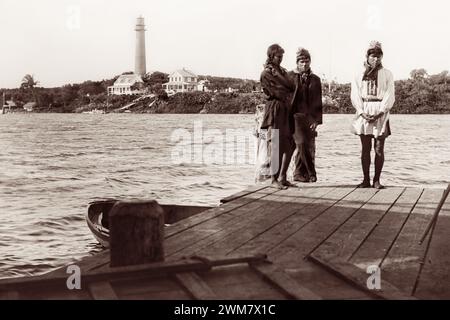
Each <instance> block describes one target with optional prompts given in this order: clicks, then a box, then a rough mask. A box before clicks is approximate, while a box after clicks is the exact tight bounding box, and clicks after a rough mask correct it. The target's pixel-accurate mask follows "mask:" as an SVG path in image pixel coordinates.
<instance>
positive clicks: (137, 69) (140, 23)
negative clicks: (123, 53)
mask: <svg viewBox="0 0 450 320" xmlns="http://www.w3.org/2000/svg"><path fill="white" fill-rule="evenodd" d="M135 30H136V55H135V61H134V63H135V64H134V73H135V74H137V75H139V76H141V77H142V76H143V75H145V74H146V72H147V70H146V63H145V22H144V17H142V16H140V17H139V18H137V20H136V29H135Z"/></svg>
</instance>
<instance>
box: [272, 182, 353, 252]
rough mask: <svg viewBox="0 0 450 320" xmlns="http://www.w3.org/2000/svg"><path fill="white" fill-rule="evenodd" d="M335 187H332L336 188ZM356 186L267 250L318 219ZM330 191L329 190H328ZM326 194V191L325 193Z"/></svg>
mask: <svg viewBox="0 0 450 320" xmlns="http://www.w3.org/2000/svg"><path fill="white" fill-rule="evenodd" d="M336 189H337V188H335V189H333V190H336ZM355 189H356V188H353V189H352V190H351V191H349V192H348V193H346V194H345V195H343V196H342V197H341V198H340V199H336V200H335V201H334V202H333V203H330V205H329V206H328V207H326V208H325V209H323V210H322V211H320V212H319V213H318V214H317V215H316V216H315V217H314V218H313V219H311V220H309V221H308V222H306V223H305V224H303V225H301V226H300V228H298V229H296V230H295V231H294V232H292V233H290V234H289V235H287V236H286V237H285V238H284V239H282V240H281V241H280V242H279V243H277V244H275V245H273V246H271V247H270V248H269V249H268V250H267V252H270V251H272V250H273V249H274V248H276V247H277V246H278V245H280V244H281V243H283V242H284V241H286V240H287V239H289V238H290V237H292V236H293V235H294V234H296V233H297V232H299V231H300V230H302V229H303V228H304V227H306V226H307V225H309V224H310V223H311V222H313V221H314V220H316V219H318V218H319V217H320V216H321V215H322V214H324V213H325V212H326V211H327V210H328V209H330V208H331V207H332V206H334V205H335V204H336V203H337V202H339V201H341V200H342V199H344V198H345V197H347V196H348V195H349V194H350V193H352V192H353V191H355ZM333 190H332V191H333ZM330 192H331V191H330ZM327 194H328V193H327Z"/></svg>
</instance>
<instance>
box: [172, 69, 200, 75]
mask: <svg viewBox="0 0 450 320" xmlns="http://www.w3.org/2000/svg"><path fill="white" fill-rule="evenodd" d="M177 73H178V74H179V75H180V76H182V77H198V76H197V75H196V74H195V73H193V72H192V71H190V70H187V69H184V68H183V69H180V70H176V71H174V72H172V73H171V74H170V75H169V77H172V76H173V75H174V74H177Z"/></svg>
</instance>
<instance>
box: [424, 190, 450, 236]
mask: <svg viewBox="0 0 450 320" xmlns="http://www.w3.org/2000/svg"><path fill="white" fill-rule="evenodd" d="M449 192H450V183H449V184H448V186H447V189H445V191H444V194H443V195H442V198H441V201H439V204H438V206H437V208H436V210H435V211H434V214H433V218H431V220H430V222H429V223H428V225H427V228H426V229H425V232H424V233H423V235H422V238H420V241H419V244H422V242H423V241H424V240H425V237H426V236H427V234H428V232H430V229H431V227H432V226H433V225H434V224H435V223H436V220H437V217H438V215H439V212H440V211H441V208H442V206H443V205H444V202H445V199H447V196H448V193H449Z"/></svg>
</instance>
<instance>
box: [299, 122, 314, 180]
mask: <svg viewBox="0 0 450 320" xmlns="http://www.w3.org/2000/svg"><path fill="white" fill-rule="evenodd" d="M294 119H295V133H294V140H295V145H296V149H297V154H296V156H295V158H294V162H295V169H294V177H304V178H310V177H312V176H316V167H315V153H316V131H315V130H312V129H311V128H310V125H311V121H310V120H309V119H308V118H307V117H306V116H305V115H303V114H301V113H296V114H295V115H294Z"/></svg>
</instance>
